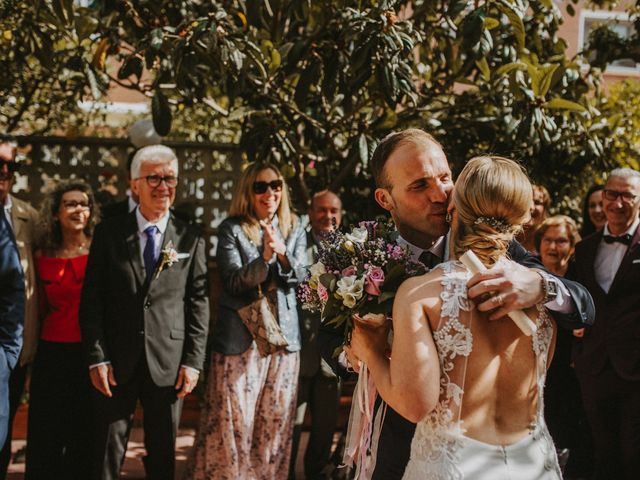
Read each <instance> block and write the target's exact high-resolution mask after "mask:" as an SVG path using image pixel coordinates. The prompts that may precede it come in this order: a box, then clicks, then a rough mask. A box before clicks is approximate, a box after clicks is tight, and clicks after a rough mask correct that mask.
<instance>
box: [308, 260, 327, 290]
mask: <svg viewBox="0 0 640 480" xmlns="http://www.w3.org/2000/svg"><path fill="white" fill-rule="evenodd" d="M323 273H327V269H326V268H325V267H324V264H323V263H322V262H316V263H314V264H313V265H311V266H310V267H309V275H310V276H311V277H310V282H311V283H313V284H314V285H317V284H318V283H319V281H320V275H322V274H323Z"/></svg>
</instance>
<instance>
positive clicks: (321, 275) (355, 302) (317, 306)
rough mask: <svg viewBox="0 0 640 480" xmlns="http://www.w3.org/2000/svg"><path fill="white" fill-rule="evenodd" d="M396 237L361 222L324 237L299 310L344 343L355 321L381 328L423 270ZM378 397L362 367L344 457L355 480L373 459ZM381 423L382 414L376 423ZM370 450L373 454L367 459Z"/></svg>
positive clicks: (388, 228) (388, 226)
mask: <svg viewBox="0 0 640 480" xmlns="http://www.w3.org/2000/svg"><path fill="white" fill-rule="evenodd" d="M396 238H397V233H396V231H395V229H394V227H393V224H392V223H380V222H360V223H359V224H358V226H357V227H354V228H352V229H351V231H350V232H349V233H341V232H339V231H333V232H331V233H329V234H327V235H326V236H325V237H324V238H323V239H322V240H321V245H320V247H319V252H318V256H319V258H318V261H317V262H316V263H315V264H313V265H311V267H309V275H308V276H307V279H306V280H305V281H304V282H303V283H302V284H301V285H300V287H299V289H298V298H299V300H300V302H301V305H302V308H303V309H305V310H309V311H312V312H319V313H320V315H321V318H322V322H323V324H325V325H333V326H334V327H335V328H337V329H338V330H339V331H341V333H342V335H343V337H344V343H348V342H349V338H350V333H351V329H352V326H353V321H354V319H358V320H359V321H362V322H365V323H368V324H369V325H371V326H381V325H383V324H384V323H385V322H386V321H388V320H389V319H390V317H391V311H392V308H393V299H394V297H395V294H396V291H397V290H398V287H399V286H400V284H401V283H402V282H403V281H404V280H406V279H407V278H409V277H412V276H414V275H421V274H423V273H425V272H426V269H425V267H424V265H423V264H422V263H420V262H413V261H412V260H411V257H410V254H409V251H408V249H407V248H405V247H402V246H400V245H398V244H397V242H396ZM376 395H377V391H376V388H375V385H374V383H373V381H372V380H371V378H370V376H369V372H368V370H367V368H366V366H365V365H361V368H360V375H359V377H358V383H357V384H356V387H355V390H354V394H353V400H352V404H351V413H350V416H349V429H348V431H347V441H346V445H345V453H344V459H343V462H344V464H346V465H349V466H352V465H353V463H354V462H355V463H357V470H356V473H355V478H356V479H359V478H368V475H369V473H371V472H370V471H369V470H370V469H371V468H372V464H371V462H370V459H371V458H375V449H376V447H377V441H375V440H374V441H373V445H371V443H372V440H371V438H372V435H371V433H372V429H373V423H374V419H373V411H374V408H373V406H374V402H375V398H376ZM381 410H382V409H381ZM379 413H380V412H379ZM381 422H382V414H381V413H380V414H379V415H377V416H376V423H381ZM374 431H375V430H374ZM370 446H372V447H373V448H370ZM369 450H372V453H371V455H370V456H367V452H369Z"/></svg>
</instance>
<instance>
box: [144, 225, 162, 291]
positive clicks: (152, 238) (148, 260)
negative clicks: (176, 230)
mask: <svg viewBox="0 0 640 480" xmlns="http://www.w3.org/2000/svg"><path fill="white" fill-rule="evenodd" d="M157 231H158V227H156V226H155V225H152V226H150V227H147V228H145V229H144V233H146V234H147V244H146V245H145V247H144V252H143V254H142V257H143V259H144V270H145V272H146V273H147V281H149V280H150V279H151V276H152V275H153V272H154V271H155V269H156V263H157V261H158V258H157V257H156V232H157Z"/></svg>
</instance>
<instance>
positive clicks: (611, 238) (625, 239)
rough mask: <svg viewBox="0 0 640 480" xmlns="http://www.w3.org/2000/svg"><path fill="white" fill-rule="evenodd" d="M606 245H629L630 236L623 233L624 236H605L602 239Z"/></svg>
mask: <svg viewBox="0 0 640 480" xmlns="http://www.w3.org/2000/svg"><path fill="white" fill-rule="evenodd" d="M602 238H603V239H604V241H605V242H606V243H614V242H619V243H622V244H624V245H631V234H630V233H625V234H624V235H620V236H617V237H616V236H614V235H605V236H604V237H602Z"/></svg>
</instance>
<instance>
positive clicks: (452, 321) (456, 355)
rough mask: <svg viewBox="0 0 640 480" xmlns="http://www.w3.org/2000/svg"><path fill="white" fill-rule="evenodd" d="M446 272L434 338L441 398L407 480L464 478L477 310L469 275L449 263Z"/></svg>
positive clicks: (421, 428)
mask: <svg viewBox="0 0 640 480" xmlns="http://www.w3.org/2000/svg"><path fill="white" fill-rule="evenodd" d="M438 268H441V269H442V270H443V277H442V292H441V293H440V299H441V300H442V307H441V313H440V323H439V325H438V327H437V328H436V329H435V330H434V332H433V338H434V341H435V344H436V348H437V350H438V357H439V360H440V397H439V401H438V404H437V405H436V408H435V409H434V410H433V411H432V412H431V413H430V414H429V415H427V417H425V418H424V419H423V420H422V421H420V422H419V423H418V425H417V427H416V433H415V435H414V438H413V442H412V445H411V460H412V461H411V462H410V464H409V465H410V467H409V468H408V469H407V471H406V472H405V476H404V478H406V479H413V478H429V479H435V480H440V479H442V480H445V479H446V480H451V479H454V480H455V479H457V478H460V475H459V472H458V471H457V468H456V464H457V463H458V459H457V452H458V450H459V447H460V445H459V443H460V441H461V438H462V434H463V433H464V432H463V431H462V425H461V422H460V413H461V410H462V399H463V395H464V378H465V375H466V369H467V361H468V359H469V355H470V354H471V350H472V347H473V336H472V334H471V317H472V315H471V313H472V309H471V308H470V307H471V305H470V303H469V300H468V299H467V281H468V280H469V278H470V276H471V275H470V273H469V272H468V271H467V269H466V268H464V267H463V266H462V264H460V263H457V262H447V263H444V264H442V265H440V266H439V267H438Z"/></svg>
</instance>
